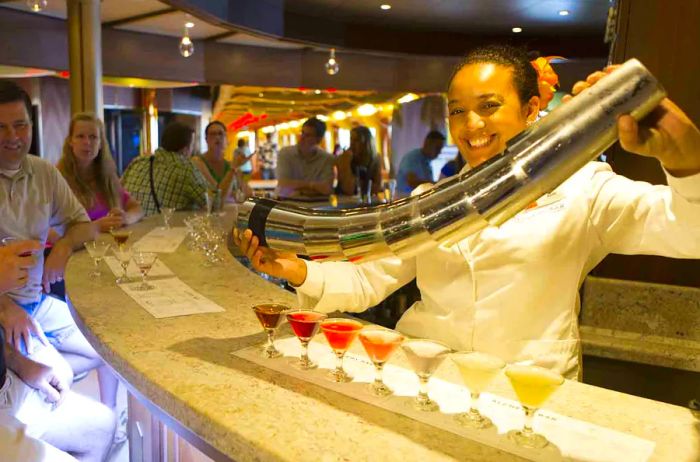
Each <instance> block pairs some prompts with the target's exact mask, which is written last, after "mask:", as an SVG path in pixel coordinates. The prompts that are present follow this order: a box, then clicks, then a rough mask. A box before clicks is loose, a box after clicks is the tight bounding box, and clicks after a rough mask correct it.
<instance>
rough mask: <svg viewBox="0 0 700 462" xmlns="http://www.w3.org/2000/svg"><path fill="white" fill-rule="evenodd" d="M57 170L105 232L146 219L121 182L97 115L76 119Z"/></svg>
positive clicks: (92, 218)
mask: <svg viewBox="0 0 700 462" xmlns="http://www.w3.org/2000/svg"><path fill="white" fill-rule="evenodd" d="M56 167H57V168H58V171H59V172H61V174H62V175H63V177H64V178H65V179H66V181H67V182H68V186H70V188H71V190H72V191H73V194H75V196H76V197H77V198H78V200H79V201H80V203H81V204H82V205H83V207H85V210H86V211H87V214H88V216H89V217H90V219H91V220H92V221H94V222H96V223H97V224H98V226H99V228H100V231H101V232H103V233H105V232H108V231H109V230H110V229H112V228H121V227H122V226H127V225H131V224H134V223H136V222H137V221H139V220H140V219H141V218H143V210H142V209H141V205H140V204H139V202H138V201H137V200H136V199H134V198H132V197H131V196H130V195H129V193H128V192H127V191H126V190H125V189H124V188H123V187H122V185H121V183H120V181H119V177H118V176H117V167H116V165H115V163H114V159H113V158H112V153H111V152H110V149H109V143H108V142H107V138H106V136H105V130H104V125H103V123H102V121H101V120H100V119H98V118H97V117H95V116H94V115H93V114H89V113H78V114H75V115H74V116H73V118H72V119H71V122H70V127H69V129H68V136H67V137H66V140H65V141H64V143H63V151H62V155H61V158H60V159H59V161H58V164H57V165H56Z"/></svg>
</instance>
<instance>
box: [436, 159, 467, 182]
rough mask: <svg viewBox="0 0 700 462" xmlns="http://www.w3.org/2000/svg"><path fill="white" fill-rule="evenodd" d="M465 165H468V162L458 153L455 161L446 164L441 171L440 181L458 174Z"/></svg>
mask: <svg viewBox="0 0 700 462" xmlns="http://www.w3.org/2000/svg"><path fill="white" fill-rule="evenodd" d="M465 165H467V162H466V161H465V160H464V158H463V157H462V156H460V155H459V153H457V155H456V156H455V158H454V159H453V160H451V161H449V162H448V163H446V164H445V165H444V166H443V167H442V169H440V179H441V180H442V179H443V178H449V177H451V176H454V175H456V174H458V173H459V172H461V171H462V169H463V168H464V166H465Z"/></svg>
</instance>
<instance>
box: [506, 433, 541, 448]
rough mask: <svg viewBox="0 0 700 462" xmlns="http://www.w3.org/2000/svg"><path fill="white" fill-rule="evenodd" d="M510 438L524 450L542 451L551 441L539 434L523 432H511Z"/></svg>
mask: <svg viewBox="0 0 700 462" xmlns="http://www.w3.org/2000/svg"><path fill="white" fill-rule="evenodd" d="M508 438H509V439H510V440H511V441H514V442H515V443H516V444H519V445H520V446H522V447H524V448H531V449H541V448H543V447H545V446H547V445H548V444H549V441H548V440H547V438H545V437H544V436H542V435H540V434H539V433H530V432H528V433H525V432H524V431H523V430H511V431H509V432H508Z"/></svg>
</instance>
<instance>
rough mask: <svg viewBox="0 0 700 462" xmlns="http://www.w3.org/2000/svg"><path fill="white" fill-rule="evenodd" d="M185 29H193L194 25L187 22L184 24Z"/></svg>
mask: <svg viewBox="0 0 700 462" xmlns="http://www.w3.org/2000/svg"><path fill="white" fill-rule="evenodd" d="M185 27H186V28H188V29H192V28H193V27H194V23H193V22H192V21H187V22H186V23H185Z"/></svg>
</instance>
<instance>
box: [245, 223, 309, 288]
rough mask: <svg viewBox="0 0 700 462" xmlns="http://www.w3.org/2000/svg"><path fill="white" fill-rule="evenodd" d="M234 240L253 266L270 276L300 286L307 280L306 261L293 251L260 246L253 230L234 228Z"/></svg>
mask: <svg viewBox="0 0 700 462" xmlns="http://www.w3.org/2000/svg"><path fill="white" fill-rule="evenodd" d="M233 242H234V243H235V244H236V245H237V246H238V248H239V249H240V250H241V252H242V253H243V254H244V255H245V256H246V257H248V259H249V260H250V262H251V264H252V265H253V268H254V269H255V270H256V271H261V272H263V273H265V274H269V275H270V276H273V277H276V278H281V279H286V280H287V281H289V283H290V284H292V285H293V286H300V285H302V284H303V283H304V281H305V280H306V263H304V260H302V259H301V258H299V257H297V256H296V255H295V254H294V253H292V252H280V251H277V250H272V249H270V248H268V247H262V246H260V240H259V239H258V237H257V236H253V232H252V231H251V230H249V229H246V230H245V231H244V232H242V233H241V232H239V231H238V230H237V229H234V230H233Z"/></svg>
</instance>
